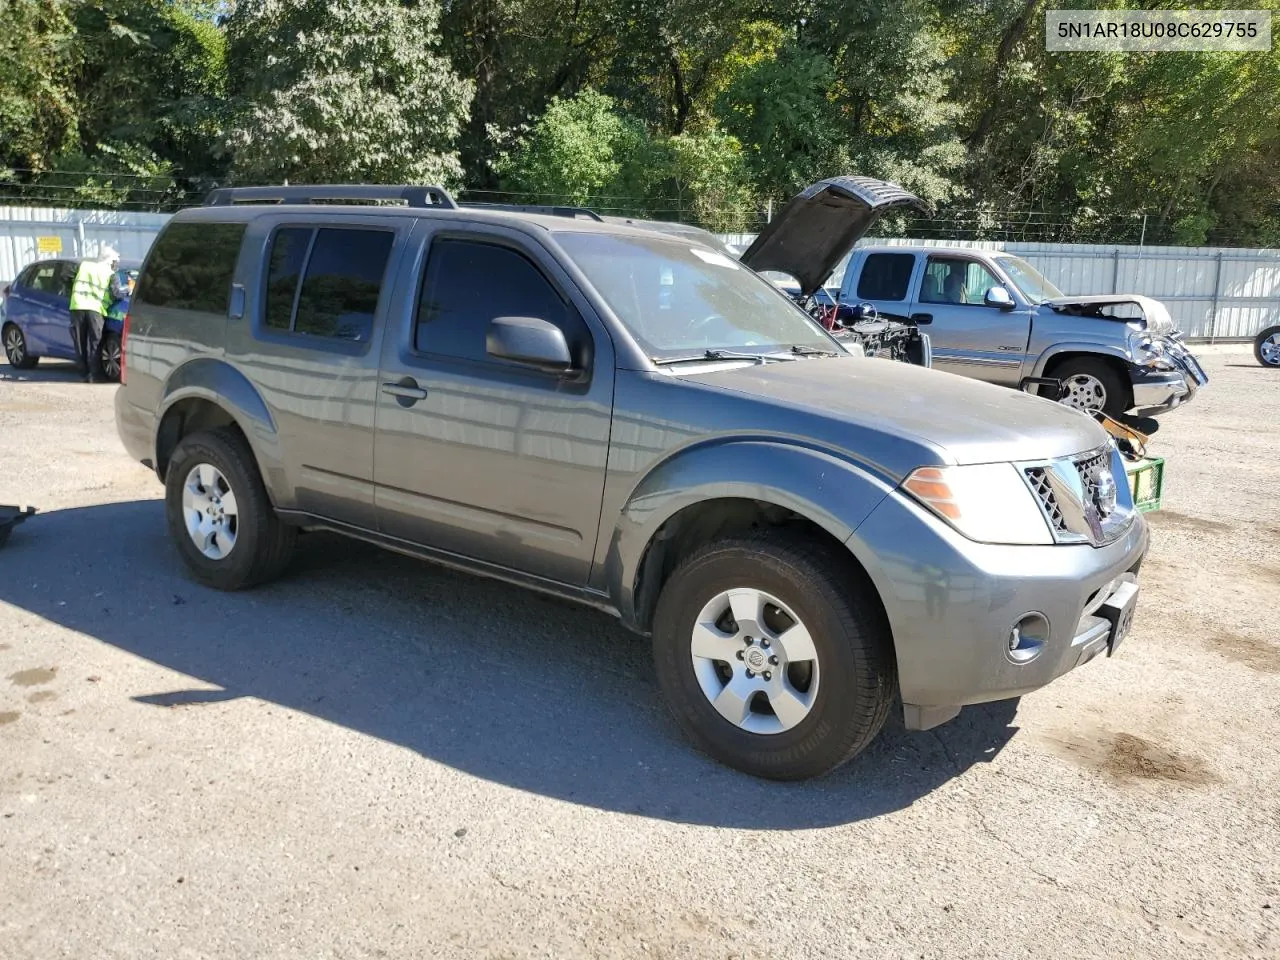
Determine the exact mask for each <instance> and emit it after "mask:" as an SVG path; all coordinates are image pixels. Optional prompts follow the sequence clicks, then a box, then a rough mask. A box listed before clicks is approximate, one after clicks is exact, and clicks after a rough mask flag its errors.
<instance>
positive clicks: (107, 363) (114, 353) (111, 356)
mask: <svg viewBox="0 0 1280 960" xmlns="http://www.w3.org/2000/svg"><path fill="white" fill-rule="evenodd" d="M98 355H99V357H100V358H101V360H102V372H103V373H104V374H106V376H107V379H108V380H113V381H115V382H117V383H119V381H120V337H119V336H118V335H116V334H114V333H107V334H103V336H102V346H100V347H99V348H98Z"/></svg>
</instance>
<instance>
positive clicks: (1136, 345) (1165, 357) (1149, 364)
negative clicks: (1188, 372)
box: [1131, 337, 1178, 370]
mask: <svg viewBox="0 0 1280 960" xmlns="http://www.w3.org/2000/svg"><path fill="white" fill-rule="evenodd" d="M1131 352H1132V354H1133V362H1134V363H1136V364H1137V365H1138V366H1140V367H1146V368H1147V369H1148V370H1177V369H1178V367H1177V364H1175V363H1174V362H1173V358H1172V357H1170V356H1169V352H1168V347H1167V346H1166V344H1165V342H1164V341H1163V340H1155V339H1153V338H1151V337H1139V338H1137V339H1136V340H1134V341H1133V350H1132V351H1131Z"/></svg>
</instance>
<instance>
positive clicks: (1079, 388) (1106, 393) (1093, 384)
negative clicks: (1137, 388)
mask: <svg viewBox="0 0 1280 960" xmlns="http://www.w3.org/2000/svg"><path fill="white" fill-rule="evenodd" d="M1049 376H1051V377H1053V378H1054V379H1055V380H1060V381H1061V382H1062V397H1061V399H1060V400H1059V401H1058V402H1059V403H1061V404H1062V405H1063V406H1067V407H1071V408H1073V409H1076V410H1082V411H1085V412H1087V413H1094V412H1095V411H1097V410H1101V411H1102V412H1103V413H1105V414H1106V415H1107V416H1108V417H1111V418H1112V419H1113V420H1115V419H1118V418H1119V417H1121V416H1123V415H1124V412H1125V411H1126V410H1128V409H1129V407H1130V405H1131V401H1130V391H1131V389H1132V388H1131V387H1130V386H1129V384H1127V383H1125V382H1124V380H1123V379H1121V377H1120V375H1119V374H1118V373H1116V371H1115V369H1114V368H1113V367H1112V366H1111V365H1110V364H1108V363H1107V362H1106V361H1105V360H1099V359H1096V358H1094V357H1070V358H1068V359H1066V360H1064V361H1062V363H1060V364H1058V365H1057V366H1056V367H1054V368H1053V373H1051V374H1049Z"/></svg>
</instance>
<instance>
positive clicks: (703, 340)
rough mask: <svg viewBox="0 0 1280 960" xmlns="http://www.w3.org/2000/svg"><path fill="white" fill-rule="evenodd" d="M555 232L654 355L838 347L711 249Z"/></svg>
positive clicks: (761, 282)
mask: <svg viewBox="0 0 1280 960" xmlns="http://www.w3.org/2000/svg"><path fill="white" fill-rule="evenodd" d="M556 239H557V240H559V242H560V245H561V246H562V247H563V248H564V250H565V252H566V253H568V254H569V256H570V257H571V258H572V259H573V261H574V262H575V263H576V264H577V265H578V266H579V268H581V270H582V272H583V273H584V274H586V276H587V279H588V280H590V281H591V284H592V286H594V287H595V288H596V290H597V291H598V292H599V293H600V296H602V297H603V298H604V299H605V301H606V302H607V303H608V304H609V307H610V308H611V309H612V310H613V312H614V313H615V314H617V316H618V319H620V320H621V321H622V322H623V323H625V324H626V325H627V328H628V329H629V330H630V331H631V333H632V334H633V335H634V336H635V338H636V339H637V340H638V341H639V342H640V345H641V346H642V347H643V348H644V350H645V352H646V353H648V354H649V356H651V357H653V358H655V359H662V358H664V357H674V356H681V355H685V354H689V353H691V352H701V351H706V350H713V351H715V350H723V351H740V352H741V351H745V352H751V353H758V354H768V353H773V352H775V351H788V352H791V350H792V348H793V347H799V348H801V349H800V350H799V351H796V352H798V353H803V352H804V349H805V348H812V349H815V350H821V351H824V352H827V351H832V352H835V351H841V348H840V346H839V344H837V343H836V342H835V341H834V340H832V339H831V338H830V337H828V336H827V334H826V332H825V331H823V330H822V329H821V328H820V327H819V326H818V325H817V324H816V323H815V322H814V321H813V320H812V319H810V317H809V315H808V314H806V313H805V312H804V311H803V310H801V309H800V308H799V307H797V306H796V305H795V304H793V303H792V302H791V301H790V300H789V299H788V298H787V297H786V295H785V294H783V293H782V292H781V291H779V290H777V289H776V288H775V287H774V286H773V284H771V283H769V282H768V281H767V280H765V279H764V278H762V277H760V276H759V275H758V274H756V273H755V272H754V271H752V270H749V269H748V268H747V267H745V266H743V265H742V264H740V263H738V261H736V260H734V259H732V258H731V257H728V256H725V255H724V254H723V253H721V252H720V251H718V250H712V249H711V248H709V247H704V246H702V245H695V244H692V243H689V242H688V241H680V240H672V239H667V238H665V237H659V236H655V237H652V238H651V237H644V236H621V235H613V234H600V233H572V232H564V233H558V234H557V235H556Z"/></svg>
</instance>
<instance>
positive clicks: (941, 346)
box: [912, 256, 1031, 387]
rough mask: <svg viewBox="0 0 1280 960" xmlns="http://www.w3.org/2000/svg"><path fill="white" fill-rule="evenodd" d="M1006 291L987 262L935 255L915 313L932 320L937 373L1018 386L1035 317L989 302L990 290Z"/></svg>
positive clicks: (922, 282) (928, 265) (1020, 309)
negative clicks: (989, 303)
mask: <svg viewBox="0 0 1280 960" xmlns="http://www.w3.org/2000/svg"><path fill="white" fill-rule="evenodd" d="M997 286H1002V284H1001V283H1000V281H999V280H997V279H996V277H995V276H994V275H993V274H992V273H991V271H989V270H988V269H987V268H986V267H985V266H984V265H983V264H982V263H980V262H979V261H977V260H970V259H968V258H965V257H955V256H931V257H929V258H928V260H927V261H926V263H925V269H924V275H923V276H922V277H921V280H920V288H919V294H918V296H917V300H916V305H915V307H914V308H913V310H912V313H913V314H925V315H926V316H928V317H930V318H931V319H930V320H928V321H926V322H928V323H929V326H928V328H927V332H928V334H929V336H930V337H931V338H932V341H933V366H934V368H935V369H937V370H946V371H948V372H949V373H958V374H961V375H962V376H966V377H975V378H977V379H979V380H986V381H988V382H989V383H998V384H1002V385H1003V386H1007V387H1016V386H1017V385H1018V383H1019V382H1020V380H1021V371H1022V363H1023V360H1024V358H1025V356H1026V352H1027V342H1028V341H1029V340H1030V337H1031V313H1030V311H1029V310H1027V309H1026V308H1024V307H1016V306H1015V307H1014V308H1013V309H1012V310H1004V309H1001V308H1000V307H989V306H987V305H986V303H985V302H984V301H985V299H986V295H987V291H988V290H990V289H991V288H992V287H997Z"/></svg>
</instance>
